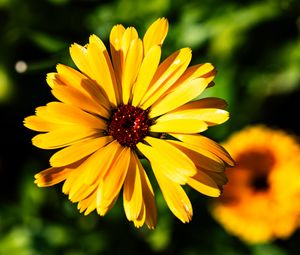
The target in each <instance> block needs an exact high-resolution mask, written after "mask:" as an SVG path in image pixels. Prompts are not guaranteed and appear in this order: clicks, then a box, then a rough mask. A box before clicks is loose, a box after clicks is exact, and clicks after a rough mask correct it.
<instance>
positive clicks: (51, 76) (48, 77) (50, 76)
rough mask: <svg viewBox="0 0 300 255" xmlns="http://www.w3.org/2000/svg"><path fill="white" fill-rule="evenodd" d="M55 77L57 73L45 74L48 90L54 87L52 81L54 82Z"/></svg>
mask: <svg viewBox="0 0 300 255" xmlns="http://www.w3.org/2000/svg"><path fill="white" fill-rule="evenodd" d="M56 75H57V73H47V76H46V82H47V84H48V85H49V87H50V88H53V86H54V83H53V81H54V80H56Z"/></svg>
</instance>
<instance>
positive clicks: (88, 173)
mask: <svg viewBox="0 0 300 255" xmlns="http://www.w3.org/2000/svg"><path fill="white" fill-rule="evenodd" d="M121 149H122V146H121V145H119V143H118V142H117V141H113V142H111V143H109V144H108V145H106V146H104V147H103V148H101V149H99V150H98V151H96V152H95V153H94V154H93V155H91V156H90V157H89V158H88V159H87V160H86V161H85V162H84V163H83V164H82V165H81V166H80V171H81V172H82V173H83V175H82V180H83V181H84V182H85V183H86V184H87V185H92V184H93V183H99V182H100V179H101V178H103V176H104V175H105V174H106V173H107V171H108V170H109V169H110V166H111V165H112V164H113V162H114V161H115V160H116V158H117V156H118V154H119V153H120V151H121Z"/></svg>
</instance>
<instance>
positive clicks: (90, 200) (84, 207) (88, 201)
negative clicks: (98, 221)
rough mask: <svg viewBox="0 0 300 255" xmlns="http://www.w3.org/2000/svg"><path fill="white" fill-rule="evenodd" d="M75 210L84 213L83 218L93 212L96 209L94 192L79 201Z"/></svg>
mask: <svg viewBox="0 0 300 255" xmlns="http://www.w3.org/2000/svg"><path fill="white" fill-rule="evenodd" d="M77 208H78V209H79V211H80V212H81V213H82V212H84V211H85V212H84V215H85V216H86V215H88V214H90V213H91V212H92V211H94V210H95V209H96V192H94V193H92V194H91V195H90V196H88V197H87V198H85V199H83V200H81V201H79V202H78V206H77Z"/></svg>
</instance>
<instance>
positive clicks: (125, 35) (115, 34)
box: [110, 25, 139, 85]
mask: <svg viewBox="0 0 300 255" xmlns="http://www.w3.org/2000/svg"><path fill="white" fill-rule="evenodd" d="M134 40H138V33H137V31H136V29H135V28H133V27H129V28H127V29H126V30H125V28H124V27H123V26H122V25H117V26H114V27H113V29H112V31H111V34H110V46H111V47H110V50H111V55H112V60H113V66H114V70H115V73H116V78H117V81H118V82H119V85H121V84H122V81H123V78H122V77H123V75H124V69H125V60H126V57H127V54H128V51H129V48H130V45H131V42H132V41H134ZM138 44H139V43H138Z"/></svg>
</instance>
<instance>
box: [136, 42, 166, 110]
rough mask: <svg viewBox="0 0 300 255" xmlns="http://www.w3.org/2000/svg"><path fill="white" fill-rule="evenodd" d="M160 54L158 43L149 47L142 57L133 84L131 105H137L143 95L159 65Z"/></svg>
mask: <svg viewBox="0 0 300 255" xmlns="http://www.w3.org/2000/svg"><path fill="white" fill-rule="evenodd" d="M160 56H161V47H160V46H158V45H154V46H152V47H151V48H150V49H149V51H148V52H147V54H146V56H145V57H144V59H143V62H142V64H141V68H140V71H139V73H138V76H137V81H136V83H135V84H134V86H133V93H132V95H133V99H132V105H133V106H138V105H139V103H140V101H141V99H142V98H143V96H144V95H145V93H146V91H147V89H148V87H149V85H150V82H151V80H152V78H153V76H154V74H155V72H156V70H157V67H158V65H159V61H160Z"/></svg>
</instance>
